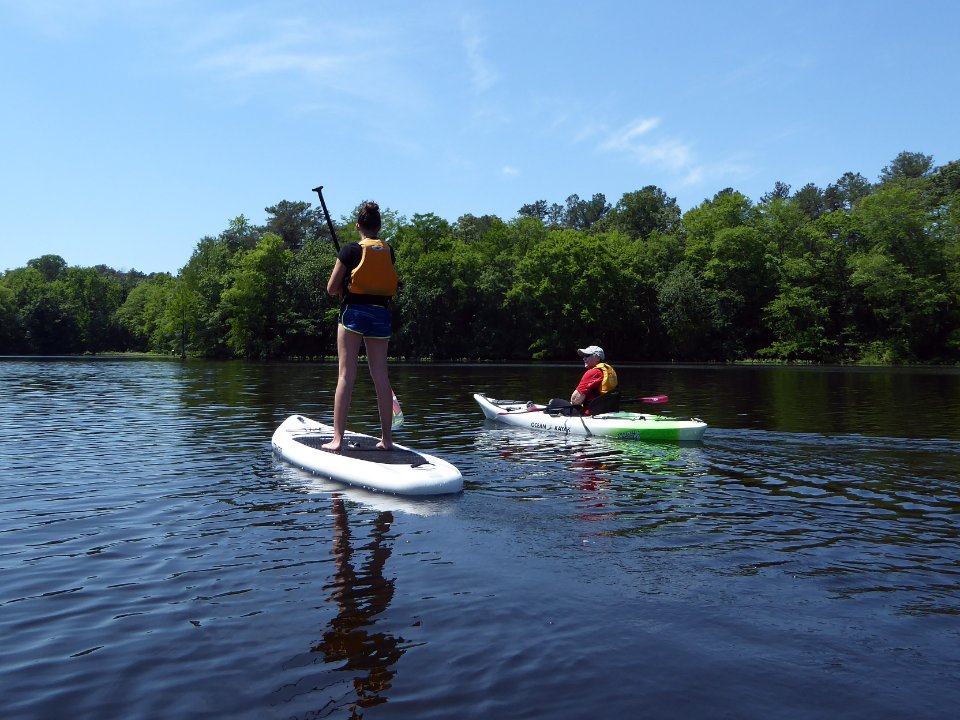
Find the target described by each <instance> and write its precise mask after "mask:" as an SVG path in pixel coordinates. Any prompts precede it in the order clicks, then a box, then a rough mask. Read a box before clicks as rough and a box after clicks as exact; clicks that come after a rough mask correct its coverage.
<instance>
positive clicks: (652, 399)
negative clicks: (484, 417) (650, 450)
mask: <svg viewBox="0 0 960 720" xmlns="http://www.w3.org/2000/svg"><path fill="white" fill-rule="evenodd" d="M669 400H670V398H669V397H668V396H667V395H650V396H649V397H639V398H631V399H629V400H621V401H620V404H621V405H622V404H623V403H634V402H644V403H651V404H653V405H659V404H660V403H665V402H668V401H669ZM564 407H573V403H571V404H570V405H569V406H568V405H558V406H556V407H555V408H553V409H560V408H564ZM546 410H547V408H546V407H535V408H531V409H529V410H504V411H503V412H501V413H497V414H498V415H522V414H523V413H532V412H545V411H546Z"/></svg>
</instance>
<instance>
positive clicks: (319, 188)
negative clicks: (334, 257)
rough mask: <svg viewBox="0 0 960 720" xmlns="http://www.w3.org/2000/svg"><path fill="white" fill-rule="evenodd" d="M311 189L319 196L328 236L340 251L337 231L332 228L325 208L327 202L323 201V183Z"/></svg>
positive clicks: (328, 212)
mask: <svg viewBox="0 0 960 720" xmlns="http://www.w3.org/2000/svg"><path fill="white" fill-rule="evenodd" d="M313 191H314V192H315V193H316V194H317V196H318V197H319V198H320V207H321V208H323V216H324V217H325V218H326V219H327V227H328V228H330V237H331V238H332V239H333V246H334V247H335V248H336V249H337V253H339V252H340V243H339V241H338V240H337V231H336V230H334V228H333V222H331V220H330V211H329V210H327V204H326V203H325V202H324V201H323V185H317V187H315V188H314V189H313Z"/></svg>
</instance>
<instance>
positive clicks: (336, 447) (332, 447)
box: [320, 440, 340, 452]
mask: <svg viewBox="0 0 960 720" xmlns="http://www.w3.org/2000/svg"><path fill="white" fill-rule="evenodd" d="M320 448H321V449H322V450H329V451H330V452H340V443H338V442H337V441H336V440H331V441H330V442H328V443H324V444H323V445H321V446H320Z"/></svg>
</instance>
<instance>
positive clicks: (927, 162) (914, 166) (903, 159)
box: [880, 150, 933, 183]
mask: <svg viewBox="0 0 960 720" xmlns="http://www.w3.org/2000/svg"><path fill="white" fill-rule="evenodd" d="M931 170H933V156H932V155H924V154H923V153H918V152H907V151H906V150H904V151H903V152H902V153H900V154H899V155H897V156H896V157H895V158H894V159H893V162H891V163H890V164H889V165H887V166H886V167H884V168H883V170H881V171H880V182H881V183H889V182H894V181H897V180H912V179H917V178H921V177H923V176H925V175H927V174H928V173H929V172H930V171H931Z"/></svg>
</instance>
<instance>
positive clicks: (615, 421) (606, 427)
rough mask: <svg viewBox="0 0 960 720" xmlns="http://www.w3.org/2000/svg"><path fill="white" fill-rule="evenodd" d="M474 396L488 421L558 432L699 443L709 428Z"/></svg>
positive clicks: (695, 423)
mask: <svg viewBox="0 0 960 720" xmlns="http://www.w3.org/2000/svg"><path fill="white" fill-rule="evenodd" d="M473 399H474V400H476V401H477V404H478V405H479V406H480V409H481V410H483V414H484V416H486V417H487V418H488V419H489V420H493V421H495V422H499V423H503V424H505V425H510V426H512V427H522V428H531V429H533V430H543V431H546V432H552V433H556V434H559V435H597V436H600V437H611V438H618V439H620V440H647V441H652V442H698V441H700V440H702V439H703V433H704V432H705V431H706V429H707V424H706V423H705V422H703V420H700V419H699V418H689V419H680V418H675V417H670V416H667V415H648V414H647V413H635V412H623V411H617V412H608V413H602V414H600V415H574V416H565V415H559V414H551V413H547V412H544V410H545V409H546V406H545V405H536V404H534V403H526V402H521V401H519V400H494V399H493V398H488V397H487V396H486V395H483V394H482V393H476V394H475V395H474V396H473Z"/></svg>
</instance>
